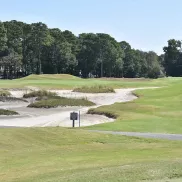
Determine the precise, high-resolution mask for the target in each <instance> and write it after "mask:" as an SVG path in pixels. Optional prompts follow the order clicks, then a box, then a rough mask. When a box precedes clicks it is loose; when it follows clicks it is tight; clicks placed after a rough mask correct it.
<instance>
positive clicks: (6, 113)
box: [0, 109, 18, 116]
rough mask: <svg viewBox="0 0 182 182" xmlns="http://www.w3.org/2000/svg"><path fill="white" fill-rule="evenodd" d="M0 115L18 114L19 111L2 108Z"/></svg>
mask: <svg viewBox="0 0 182 182" xmlns="http://www.w3.org/2000/svg"><path fill="white" fill-rule="evenodd" d="M0 115H6V116H11V115H18V113H17V112H15V111H10V110H6V109H0Z"/></svg>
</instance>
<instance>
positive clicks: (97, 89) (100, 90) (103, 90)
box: [73, 85, 115, 93]
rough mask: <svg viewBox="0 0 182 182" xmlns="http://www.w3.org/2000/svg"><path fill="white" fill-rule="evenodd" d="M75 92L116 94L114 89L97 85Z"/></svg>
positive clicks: (77, 89)
mask: <svg viewBox="0 0 182 182" xmlns="http://www.w3.org/2000/svg"><path fill="white" fill-rule="evenodd" d="M73 92H82V93H115V91H114V89H113V88H111V87H108V86H102V85H95V86H83V87H78V88H75V89H74V90H73Z"/></svg>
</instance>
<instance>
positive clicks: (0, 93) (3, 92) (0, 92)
mask: <svg viewBox="0 0 182 182" xmlns="http://www.w3.org/2000/svg"><path fill="white" fill-rule="evenodd" d="M9 96H11V93H10V92H8V91H6V90H0V97H9Z"/></svg>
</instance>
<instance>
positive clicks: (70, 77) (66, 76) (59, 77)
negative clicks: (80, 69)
mask: <svg viewBox="0 0 182 182" xmlns="http://www.w3.org/2000/svg"><path fill="white" fill-rule="evenodd" d="M45 79H48V80H55V79H57V80H77V79H78V80H79V79H80V78H79V77H76V76H73V75H69V74H42V75H34V74H33V75H29V76H27V77H24V78H21V79H20V80H45Z"/></svg>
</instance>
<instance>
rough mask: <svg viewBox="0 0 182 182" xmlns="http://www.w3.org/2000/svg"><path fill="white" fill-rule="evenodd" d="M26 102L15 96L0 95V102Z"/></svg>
mask: <svg viewBox="0 0 182 182" xmlns="http://www.w3.org/2000/svg"><path fill="white" fill-rule="evenodd" d="M17 101H18V102H28V101H27V100H24V99H21V98H16V97H2V96H0V102H17Z"/></svg>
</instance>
